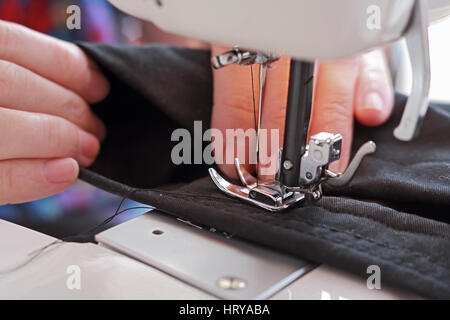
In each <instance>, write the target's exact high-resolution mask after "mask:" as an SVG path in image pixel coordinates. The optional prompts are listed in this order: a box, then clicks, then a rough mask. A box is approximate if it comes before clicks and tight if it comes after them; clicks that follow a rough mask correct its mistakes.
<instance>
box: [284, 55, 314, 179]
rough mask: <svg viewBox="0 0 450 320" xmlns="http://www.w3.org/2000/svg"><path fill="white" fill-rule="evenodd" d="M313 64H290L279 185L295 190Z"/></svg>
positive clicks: (303, 147)
mask: <svg viewBox="0 0 450 320" xmlns="http://www.w3.org/2000/svg"><path fill="white" fill-rule="evenodd" d="M313 77H314V63H310V62H302V61H298V60H294V59H293V60H292V61H291V71H290V76H289V94H288V102H287V108H286V125H285V131H284V145H283V155H282V161H281V168H280V169H281V175H280V182H281V183H282V184H283V185H285V186H288V187H298V186H299V174H300V160H301V157H302V155H303V154H304V153H305V148H306V144H307V141H306V139H307V137H308V128H309V120H310V116H311V108H312V91H313V83H314V78H313Z"/></svg>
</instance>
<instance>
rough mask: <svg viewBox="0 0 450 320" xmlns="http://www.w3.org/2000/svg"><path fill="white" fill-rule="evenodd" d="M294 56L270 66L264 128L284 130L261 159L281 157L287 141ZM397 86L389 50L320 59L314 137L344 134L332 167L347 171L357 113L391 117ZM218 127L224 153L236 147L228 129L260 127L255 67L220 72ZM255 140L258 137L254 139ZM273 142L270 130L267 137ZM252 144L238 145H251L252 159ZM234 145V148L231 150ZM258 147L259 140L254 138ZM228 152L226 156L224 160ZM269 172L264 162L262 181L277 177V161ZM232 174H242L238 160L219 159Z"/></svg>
mask: <svg viewBox="0 0 450 320" xmlns="http://www.w3.org/2000/svg"><path fill="white" fill-rule="evenodd" d="M225 51H227V48H226V47H219V46H213V48H212V54H213V55H218V54H221V53H223V52H225ZM289 67H290V59H289V58H287V57H282V58H281V59H280V60H279V61H277V62H275V64H274V67H273V68H271V69H268V71H267V79H266V88H265V93H264V99H263V107H262V119H261V128H262V129H267V130H270V129H279V144H278V145H277V144H271V145H270V143H269V146H268V150H267V153H266V154H261V155H260V163H266V164H267V163H269V161H270V160H271V161H273V160H276V155H277V153H278V148H279V147H282V146H283V138H284V137H283V135H284V123H285V113H286V104H287V93H288V84H289V83H288V82H289ZM258 70H259V67H258V66H256V65H254V66H253V78H254V88H255V90H254V92H255V99H256V108H258V100H259V94H258V91H259V90H258V83H259V74H258ZM393 99H394V98H393V87H392V82H391V78H390V72H389V69H388V65H387V62H386V57H385V53H384V51H382V50H375V51H371V52H369V53H366V54H364V55H361V56H357V57H352V58H348V59H342V60H338V61H327V62H319V63H318V64H317V65H316V71H315V84H314V96H313V109H312V118H311V123H310V128H309V136H311V135H314V134H316V133H318V132H322V131H324V132H330V133H340V134H341V135H342V136H343V144H342V153H341V158H340V160H339V161H336V162H335V163H333V164H332V165H331V166H330V167H331V169H332V170H333V171H335V172H343V171H344V170H345V168H346V167H347V165H348V163H349V160H350V152H351V145H352V136H353V122H354V118H356V120H357V121H358V122H360V123H361V124H363V125H366V126H378V125H381V124H382V123H384V122H385V121H386V120H387V119H388V118H389V116H390V114H391V111H392V107H393ZM212 127H213V128H216V129H219V130H220V131H221V132H222V134H223V137H224V143H223V146H220V145H218V144H217V143H215V144H214V147H215V148H216V150H217V148H223V149H222V150H223V154H225V153H226V152H227V151H228V152H230V151H234V152H235V154H236V155H239V151H238V150H237V149H235V150H232V149H233V148H232V147H231V148H230V146H233V141H229V140H231V139H227V138H226V134H225V131H226V129H237V128H242V129H243V130H247V129H251V128H254V127H255V117H254V109H253V95H252V83H251V71H250V67H242V66H237V65H232V66H229V67H226V68H223V69H220V70H216V71H214V108H213V115H212ZM253 140H255V139H253ZM267 140H268V141H270V135H269V138H268V139H267ZM249 145H252V141H250V143H249V144H246V145H244V144H240V145H239V146H237V147H235V148H246V150H245V155H246V159H247V160H248V159H249V152H253V149H252V151H251V150H250V148H249ZM227 146H228V149H229V150H227V151H226V149H227ZM253 147H254V141H253ZM225 158H226V157H225V156H223V159H225ZM239 158H240V159H239V160H240V161H241V163H244V164H245V167H246V169H247V170H248V171H249V172H253V173H254V172H255V170H256V169H255V166H254V165H251V164H249V163H248V161H244V160H246V159H241V157H239ZM269 167H270V168H267V169H268V170H265V171H263V170H262V165H261V164H260V166H259V167H258V177H259V178H260V179H261V180H271V179H273V176H274V173H275V172H274V169H275V168H276V166H274V165H271V166H269ZM219 168H220V169H221V170H222V172H224V173H225V174H226V175H227V176H229V177H232V178H237V174H236V171H235V168H234V164H233V163H223V164H219Z"/></svg>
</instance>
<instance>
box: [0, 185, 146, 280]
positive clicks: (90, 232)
mask: <svg viewBox="0 0 450 320" xmlns="http://www.w3.org/2000/svg"><path fill="white" fill-rule="evenodd" d="M134 192H135V190H133V191H131V192H130V193H129V194H127V195H126V196H124V197H123V198H122V200H121V201H120V203H119V206H118V207H117V209H116V211H115V212H114V214H113V215H112V216H110V217H108V218H107V219H105V220H104V221H102V222H101V223H100V224H98V225H97V226H95V227H93V228H91V229H89V230H88V231H86V232H83V233H80V234H78V235H75V236H68V237H64V238H62V239H58V240H55V241H53V242H51V243H49V244H47V245H45V246H43V247H41V248H38V249H36V250H33V251H32V252H30V253H28V258H27V260H25V261H24V262H22V263H20V264H18V265H17V266H14V267H10V268H7V269H5V270H0V276H1V275H5V274H9V273H12V272H15V271H18V270H19V269H21V268H23V267H26V266H27V265H29V264H30V263H31V262H32V261H34V260H35V259H36V258H38V257H39V256H41V255H42V254H43V253H44V252H46V251H47V250H48V249H50V248H52V247H55V246H56V245H61V244H63V243H65V242H71V241H74V240H80V239H81V240H84V239H86V238H87V237H91V236H92V235H93V234H95V232H96V231H97V230H98V229H100V228H102V227H104V226H106V225H107V224H108V223H110V222H111V221H113V220H114V218H116V217H117V216H119V215H121V214H122V213H125V212H128V211H131V210H136V209H149V210H150V209H153V207H150V206H136V207H130V208H127V209H123V210H120V209H121V208H122V206H123V204H124V202H125V201H126V200H127V199H129V198H130V197H131V195H132V194H133V193H134ZM47 252H48V251H47Z"/></svg>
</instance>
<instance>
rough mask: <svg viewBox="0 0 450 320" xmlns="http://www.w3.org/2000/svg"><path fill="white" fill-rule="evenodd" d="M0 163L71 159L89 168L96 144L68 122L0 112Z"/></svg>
mask: <svg viewBox="0 0 450 320" xmlns="http://www.w3.org/2000/svg"><path fill="white" fill-rule="evenodd" d="M0 128H2V134H1V135H0V146H1V149H0V160H10V159H30V158H41V159H49V158H67V157H70V158H74V159H76V160H77V161H78V162H79V163H80V165H81V166H89V165H90V164H92V162H93V161H94V159H95V157H96V156H97V154H98V152H99V149H100V144H99V141H98V140H97V138H95V137H94V136H93V135H91V134H89V133H87V132H85V131H83V130H81V129H79V128H78V127H77V126H75V125H74V124H72V123H71V122H69V121H67V120H65V119H62V118H59V117H55V116H51V115H46V114H38V113H30V112H25V111H19V110H10V109H5V108H0Z"/></svg>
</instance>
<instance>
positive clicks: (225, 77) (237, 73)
mask: <svg viewBox="0 0 450 320" xmlns="http://www.w3.org/2000/svg"><path fill="white" fill-rule="evenodd" d="M227 50H229V48H227V47H219V46H212V55H218V54H221V53H223V52H225V51H227ZM258 70H259V69H258V67H253V79H254V88H255V91H254V92H255V104H256V109H257V108H258V99H259V94H258V90H257V88H258V86H259V75H258ZM251 79H252V78H251V68H250V67H242V66H237V65H232V66H228V67H226V68H223V69H219V70H215V71H214V107H213V114H212V120H211V126H212V128H215V129H219V130H220V131H221V132H222V136H223V138H224V141H223V143H220V142H222V141H220V142H219V141H216V140H214V149H215V155H216V162H218V163H219V164H218V166H219V168H220V169H221V171H222V172H223V173H224V174H225V175H227V176H229V177H232V178H237V174H236V170H235V167H234V164H233V158H234V155H236V156H238V158H239V160H240V161H241V163H244V164H245V167H246V169H247V170H249V171H250V172H252V171H254V165H251V164H250V161H249V152H250V150H254V149H255V135H254V134H253V135H252V136H250V137H249V138H248V139H247V143H244V142H245V141H239V142H238V141H237V139H236V138H235V137H234V136H230V135H228V136H227V129H231V130H232V129H237V128H240V129H242V130H243V131H244V132H245V131H246V130H248V129H254V128H255V113H254V109H253V96H252V82H251V81H252V80H251ZM256 111H257V110H256ZM253 133H254V130H253ZM219 148H220V149H222V150H221V151H222V152H221V154H222V155H223V157H222V159H218V149H219ZM238 148H239V149H238ZM220 163H222V164H220Z"/></svg>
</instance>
